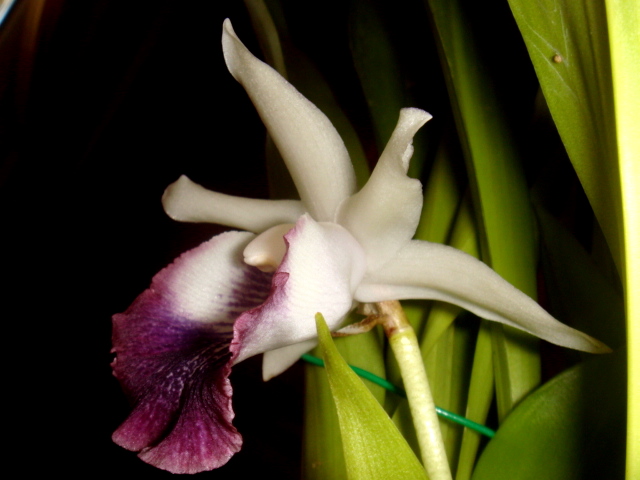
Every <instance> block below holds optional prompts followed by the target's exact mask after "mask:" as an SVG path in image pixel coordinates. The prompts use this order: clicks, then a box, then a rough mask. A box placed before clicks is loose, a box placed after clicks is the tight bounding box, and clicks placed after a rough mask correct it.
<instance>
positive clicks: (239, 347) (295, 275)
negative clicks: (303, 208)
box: [231, 215, 366, 363]
mask: <svg viewBox="0 0 640 480" xmlns="http://www.w3.org/2000/svg"><path fill="white" fill-rule="evenodd" d="M285 239H286V241H287V244H288V249H287V253H286V255H285V257H284V260H283V261H282V264H281V265H280V267H279V268H278V270H277V271H276V272H275V274H274V275H273V281H272V287H271V293H270V295H269V298H267V300H266V301H265V302H264V304H262V305H261V306H260V307H258V308H255V309H253V310H250V311H247V312H245V313H243V314H242V315H241V316H240V318H238V320H237V321H236V323H235V336H234V341H233V343H232V346H231V349H232V351H233V352H236V351H237V352H239V353H238V356H237V357H236V363H237V362H240V361H242V360H244V359H245V358H248V357H250V356H252V355H256V354H258V353H263V352H266V351H269V350H274V349H278V348H281V347H285V346H287V345H292V344H294V343H299V342H304V341H307V340H311V339H313V338H315V337H316V327H315V314H316V313H317V312H321V313H322V314H323V315H324V317H325V319H326V321H327V324H328V325H329V328H331V329H332V330H335V329H336V328H338V327H339V326H340V324H341V322H342V320H343V319H344V317H345V315H346V314H347V313H348V312H349V311H350V310H351V309H352V308H353V293H354V292H355V290H356V288H357V286H358V285H359V283H360V281H361V279H362V277H363V276H364V273H365V268H366V263H365V257H364V252H363V251H362V249H361V248H360V245H358V243H357V242H356V241H355V239H354V238H353V237H352V236H351V235H350V234H349V232H347V230H345V229H344V228H343V227H341V226H340V225H337V224H334V223H317V222H315V221H314V220H313V219H312V218H311V217H310V216H309V215H303V216H302V217H301V218H300V220H298V223H297V224H296V227H295V228H294V229H293V230H291V231H290V232H289V233H288V234H287V235H286V236H285Z"/></svg>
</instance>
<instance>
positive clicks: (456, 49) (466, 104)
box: [425, 0, 540, 417]
mask: <svg viewBox="0 0 640 480" xmlns="http://www.w3.org/2000/svg"><path fill="white" fill-rule="evenodd" d="M425 3H426V4H427V5H428V6H429V9H430V12H431V15H432V17H433V20H434V25H435V32H436V36H437V40H438V42H439V43H440V46H441V52H442V58H441V63H442V65H443V69H444V71H445V73H446V79H447V88H448V90H449V97H450V99H451V103H452V105H453V112H454V118H455V120H456V126H457V128H458V134H459V137H460V140H461V143H462V146H463V153H464V155H465V160H466V164H467V169H468V171H469V176H470V179H469V180H470V186H471V190H472V193H473V198H474V209H475V211H476V215H477V217H478V228H479V230H480V232H481V246H482V259H483V260H484V261H485V262H486V263H488V264H490V265H491V267H492V268H493V269H494V270H496V271H497V272H498V273H499V274H500V275H502V276H503V277H504V278H505V279H507V280H508V281H509V282H511V283H512V284H513V285H515V286H516V287H518V288H519V289H520V290H522V291H524V292H525V293H527V294H528V295H529V296H531V297H534V298H535V296H536V268H535V267H536V245H535V235H534V230H533V215H532V212H531V206H530V204H529V199H528V190H527V185H526V181H525V178H524V175H523V172H522V168H521V165H520V162H519V157H518V153H519V152H518V151H517V148H516V144H515V136H514V135H513V134H512V132H511V129H510V126H509V119H508V118H507V117H506V116H505V111H504V108H503V106H502V105H501V103H500V101H499V99H498V96H497V93H496V87H495V85H494V82H493V78H492V76H491V74H490V72H489V70H488V69H487V66H486V62H485V58H483V57H482V56H481V52H480V51H479V46H478V45H479V42H478V38H477V37H476V35H475V34H474V27H475V28H478V25H473V24H472V22H471V20H470V15H469V12H468V11H467V10H465V9H466V8H468V6H469V4H467V3H465V2H462V1H460V0H425ZM505 31H506V29H505ZM485 53H486V52H485ZM503 73H506V74H508V73H510V72H509V70H505V72H503ZM519 80H520V79H519V78H515V79H513V81H519ZM492 332H493V335H494V345H495V350H496V351H495V356H494V362H495V363H494V364H495V370H496V393H497V399H498V410H499V413H500V416H501V417H504V416H505V415H506V414H507V413H508V411H509V410H510V409H511V408H512V407H513V405H515V404H516V403H517V402H518V401H519V400H520V399H522V398H523V397H524V396H525V395H526V394H527V393H528V392H529V391H531V389H532V388H534V387H535V386H536V385H537V384H538V383H539V379H540V365H539V356H538V353H537V342H536V341H535V340H534V339H533V337H531V336H526V335H525V334H521V333H520V332H517V333H516V331H515V330H514V329H511V328H508V327H503V326H502V325H496V326H493V327H492Z"/></svg>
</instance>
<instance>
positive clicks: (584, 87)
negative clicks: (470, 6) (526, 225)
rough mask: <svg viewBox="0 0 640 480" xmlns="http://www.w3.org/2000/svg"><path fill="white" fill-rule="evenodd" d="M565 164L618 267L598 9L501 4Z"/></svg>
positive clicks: (604, 46)
mask: <svg viewBox="0 0 640 480" xmlns="http://www.w3.org/2000/svg"><path fill="white" fill-rule="evenodd" d="M509 5H510V6H511V10H512V12H513V15H514V17H515V19H516V22H517V23H518V27H519V28H520V32H521V34H522V37H523V39H524V41H525V43H526V45H527V49H528V51H529V56H530V57H531V61H532V62H533V66H534V67H535V69H536V74H537V75H538V80H539V81H540V86H541V87H542V91H543V93H544V96H545V98H546V100H547V103H548V105H549V109H550V111H551V115H552V116H553V119H554V121H555V123H556V125H557V127H558V132H559V133H560V137H561V138H562V141H563V143H564V145H565V148H566V149H567V153H568V154H569V158H570V159H571V162H572V163H573V166H574V168H575V170H576V173H577V174H578V177H579V178H580V181H581V182H582V185H583V187H584V190H585V192H586V194H587V196H588V197H589V201H590V203H591V206H592V207H593V210H594V212H595V214H596V217H597V218H598V221H599V223H600V225H601V226H602V230H603V231H604V233H605V236H606V237H607V240H608V243H609V246H610V248H611V251H612V252H613V255H614V259H615V260H616V264H617V265H618V268H620V266H621V260H622V259H621V257H620V255H621V240H622V237H621V233H622V229H621V226H622V218H621V208H620V187H619V176H618V167H617V164H616V161H615V160H616V146H615V123H614V116H613V102H612V84H611V63H610V58H609V40H608V36H607V26H606V15H607V14H606V12H605V4H604V2H602V1H590V2H586V1H578V2H571V1H565V0H540V1H536V2H531V1H528V0H509Z"/></svg>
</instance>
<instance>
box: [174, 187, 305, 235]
mask: <svg viewBox="0 0 640 480" xmlns="http://www.w3.org/2000/svg"><path fill="white" fill-rule="evenodd" d="M162 206H163V207H164V211H165V212H166V213H167V215H169V217H171V218H172V219H173V220H177V221H179V222H196V223H218V224H220V225H226V226H228V227H233V228H239V229H241V230H247V231H249V232H255V233H258V232H263V231H264V230H266V229H268V228H271V227H273V226H274V225H279V224H281V223H295V221H296V220H297V219H298V217H300V215H302V214H303V213H304V209H303V206H302V203H301V202H299V201H297V200H260V199H256V198H244V197H235V196H232V195H225V194H223V193H218V192H213V191H211V190H207V189H206V188H204V187H202V186H201V185H198V184H197V183H194V182H192V181H191V180H190V179H189V178H187V177H186V176H185V175H182V176H181V177H180V178H179V179H178V180H176V181H175V182H173V183H172V184H171V185H169V186H168V187H167V188H166V190H165V191H164V194H163V195H162Z"/></svg>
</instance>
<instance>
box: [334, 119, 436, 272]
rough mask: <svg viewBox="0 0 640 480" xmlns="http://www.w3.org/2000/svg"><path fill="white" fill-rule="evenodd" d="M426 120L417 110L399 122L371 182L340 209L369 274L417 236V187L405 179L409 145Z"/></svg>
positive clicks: (419, 200)
mask: <svg viewBox="0 0 640 480" xmlns="http://www.w3.org/2000/svg"><path fill="white" fill-rule="evenodd" d="M430 118H431V115H429V114H428V113H427V112H425V111H423V110H419V109H417V108H405V109H402V110H401V111H400V119H399V120H398V125H397V126H396V128H395V130H394V132H393V135H392V136H391V139H390V140H389V143H387V147H386V148H385V150H384V152H383V153H382V156H381V157H380V160H379V161H378V164H377V165H376V167H375V169H374V170H373V173H372V174H371V178H370V179H369V181H368V182H367V184H366V185H365V186H364V187H363V188H362V190H360V191H359V192H358V193H357V194H355V195H354V196H352V197H351V198H349V199H348V200H347V201H346V202H345V203H344V205H343V207H342V208H341V211H340V214H339V223H340V224H341V225H344V226H345V227H346V228H347V230H349V231H350V232H352V234H353V235H354V236H355V237H356V239H357V240H358V242H360V245H362V247H363V248H364V250H365V252H366V254H367V262H368V267H369V270H370V271H373V270H376V269H377V268H378V267H380V266H381V265H382V264H384V263H386V262H387V261H388V260H389V259H390V258H391V257H393V255H394V254H395V253H396V252H397V251H398V250H399V249H400V248H401V247H402V246H403V245H404V244H405V243H406V242H408V241H409V240H411V238H412V237H413V234H414V233H415V231H416V228H417V226H418V221H419V220H420V210H421V209H422V185H421V184H420V182H419V181H418V180H415V179H412V178H409V177H407V169H408V168H409V160H410V157H411V154H412V153H413V147H412V145H411V142H412V140H413V136H414V135H415V134H416V132H417V131H418V129H419V128H420V127H421V126H422V125H424V124H425V123H426V122H427V121H428V120H429V119H430Z"/></svg>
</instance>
